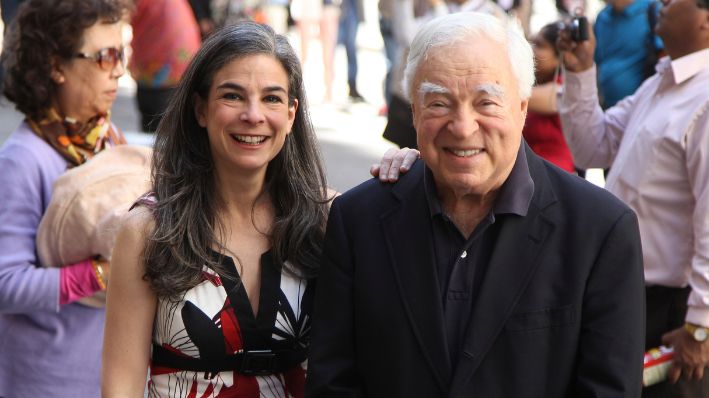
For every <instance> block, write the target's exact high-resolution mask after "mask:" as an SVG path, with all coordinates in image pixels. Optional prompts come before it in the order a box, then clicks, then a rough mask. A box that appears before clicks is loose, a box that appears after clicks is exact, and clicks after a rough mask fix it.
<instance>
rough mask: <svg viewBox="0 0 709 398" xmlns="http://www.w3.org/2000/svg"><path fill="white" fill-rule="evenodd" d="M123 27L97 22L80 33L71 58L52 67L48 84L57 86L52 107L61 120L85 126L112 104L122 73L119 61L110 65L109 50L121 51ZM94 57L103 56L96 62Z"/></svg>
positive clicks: (123, 70) (117, 24) (96, 59)
mask: <svg viewBox="0 0 709 398" xmlns="http://www.w3.org/2000/svg"><path fill="white" fill-rule="evenodd" d="M122 27H123V23H121V22H118V23H104V22H97V23H96V24H94V25H93V26H91V27H89V28H88V29H86V30H85V31H84V34H83V40H82V44H81V47H79V50H78V51H77V54H75V57H74V58H72V59H70V60H68V61H63V62H60V63H59V64H58V65H55V67H54V70H53V71H52V80H53V81H54V82H55V83H56V84H57V86H58V88H57V94H56V98H54V101H55V105H56V106H57V107H58V108H59V111H60V112H61V113H62V115H63V116H65V117H72V118H75V119H77V120H78V121H82V122H86V121H88V120H89V119H91V118H92V117H94V116H96V115H97V114H102V113H106V112H107V111H108V110H109V109H111V105H113V102H114V101H115V100H116V92H117V89H118V78H119V77H120V76H121V75H123V73H124V72H125V68H124V65H123V63H122V60H120V61H118V62H115V63H113V62H110V60H107V58H109V57H110V55H111V54H114V55H115V51H114V50H112V49H119V50H122V48H123V38H122V35H121V29H122ZM97 54H101V55H103V61H102V62H98V58H99V57H97Z"/></svg>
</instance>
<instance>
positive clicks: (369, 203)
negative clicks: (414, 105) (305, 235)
mask: <svg viewBox="0 0 709 398" xmlns="http://www.w3.org/2000/svg"><path fill="white" fill-rule="evenodd" d="M523 145H524V144H523ZM525 150H526V151H527V154H526V155H527V161H528V163H529V170H530V174H531V176H532V179H533V180H534V196H533V199H532V201H531V203H530V207H529V212H528V214H527V216H524V217H521V216H510V217H505V218H504V219H503V220H502V221H501V222H503V225H502V226H501V230H500V233H499V237H498V239H497V242H496V243H495V246H494V249H493V255H492V258H491V260H490V263H489V265H488V270H487V273H486V275H485V279H484V281H483V282H482V287H481V290H480V292H479V293H478V298H477V300H476V303H475V305H474V308H473V312H472V314H471V319H470V324H469V325H470V326H469V328H468V331H467V336H466V339H465V341H464V344H463V346H464V347H463V350H462V352H461V353H460V359H459V362H458V363H457V364H452V363H451V362H450V359H449V356H448V351H447V348H446V345H445V344H446V342H445V338H444V335H445V334H444V329H443V328H444V321H443V307H442V301H441V292H440V288H439V284H438V282H437V275H436V265H435V263H434V253H433V244H432V237H431V224H430V212H429V211H428V207H427V202H426V199H425V194H424V188H423V174H424V173H423V169H424V167H423V163H422V162H420V161H419V162H418V163H417V164H416V165H415V166H414V167H413V169H412V170H411V171H410V172H409V173H408V174H406V175H404V176H403V177H402V178H401V179H400V181H399V182H398V183H396V184H394V185H390V184H382V183H379V182H378V181H377V180H374V179H372V180H370V181H367V182H365V183H364V184H362V185H360V186H358V187H356V188H354V189H352V190H351V191H349V192H347V193H345V194H344V195H342V196H341V197H339V198H337V199H336V200H335V201H334V203H333V205H332V209H331V211H330V219H329V222H328V228H327V237H326V242H325V248H324V256H323V264H322V269H321V273H320V277H319V280H318V288H317V293H316V302H315V309H314V319H313V330H312V341H311V345H310V356H309V363H308V377H307V382H306V383H307V385H306V397H327V398H331V397H359V396H366V397H387V398H393V397H426V398H428V397H483V398H489V397H515V398H518V397H539V398H555V397H639V396H640V390H641V375H642V357H643V346H644V326H645V325H644V316H645V315H644V314H645V308H644V283H643V269H642V254H641V247H640V236H639V232H638V225H637V218H636V216H635V214H634V213H633V212H632V211H631V210H630V209H629V208H628V207H627V206H625V205H624V204H623V203H621V202H620V201H619V200H618V199H616V198H615V197H613V196H612V195H611V194H609V193H608V192H606V191H604V190H602V189H600V188H597V187H595V186H593V185H592V184H589V183H587V182H586V181H583V180H582V179H580V178H578V177H576V176H572V175H570V174H568V173H566V172H565V171H562V170H560V169H558V168H556V167H555V166H552V165H551V164H550V163H548V162H545V161H543V160H541V159H540V158H539V157H537V156H536V155H534V154H533V153H532V152H531V151H530V150H529V148H528V147H526V145H525Z"/></svg>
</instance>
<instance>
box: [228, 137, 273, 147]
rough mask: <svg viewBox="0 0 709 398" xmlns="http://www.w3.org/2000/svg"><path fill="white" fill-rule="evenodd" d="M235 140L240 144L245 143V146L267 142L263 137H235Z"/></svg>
mask: <svg viewBox="0 0 709 398" xmlns="http://www.w3.org/2000/svg"><path fill="white" fill-rule="evenodd" d="M232 137H234V139H235V140H237V141H239V142H243V143H244V144H251V145H257V144H260V143H262V142H264V141H265V140H266V137H263V136H254V135H233V136H232Z"/></svg>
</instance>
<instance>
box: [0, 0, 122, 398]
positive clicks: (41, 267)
mask: <svg viewBox="0 0 709 398" xmlns="http://www.w3.org/2000/svg"><path fill="white" fill-rule="evenodd" d="M128 11H129V10H128V6H127V4H126V2H123V1H121V0H28V1H25V2H23V4H22V6H21V7H20V9H19V11H18V14H17V15H16V18H15V20H14V22H13V24H12V25H11V26H10V28H9V31H8V35H7V37H6V41H5V48H4V49H3V55H2V57H3V59H2V62H3V66H4V67H5V69H6V71H7V73H6V76H5V81H4V89H3V92H4V94H5V96H6V97H7V98H8V99H9V100H10V101H12V102H13V103H14V104H15V106H16V107H17V109H18V110H19V111H20V112H22V113H23V114H24V115H25V120H24V121H23V122H22V124H20V126H19V127H18V128H17V129H16V130H15V131H14V132H13V133H12V135H11V136H10V137H9V138H8V140H7V141H6V142H5V144H4V146H3V147H2V149H0V170H2V172H0V198H2V205H1V206H0V331H2V332H1V333H0V353H2V360H0V397H79V398H83V397H96V396H98V395H99V369H100V366H101V363H100V347H101V335H102V333H103V324H104V322H103V321H104V315H105V313H104V310H103V309H102V308H91V307H87V306H84V305H82V304H80V303H79V300H80V299H82V298H85V297H89V296H92V295H93V294H94V293H96V292H98V291H100V290H102V289H103V288H104V285H103V283H104V281H105V280H104V279H105V278H108V276H109V273H110V272H109V271H110V266H109V264H108V263H107V262H105V261H96V260H95V259H93V258H87V259H84V260H83V261H80V262H78V263H75V264H43V263H42V262H41V261H40V260H39V259H38V257H37V247H36V242H35V236H36V235H37V231H38V227H39V225H40V221H41V220H42V218H43V217H44V215H45V212H46V210H47V206H48V205H49V203H50V201H51V199H52V186H53V185H54V182H55V181H56V180H57V178H58V177H59V176H60V175H62V174H64V172H65V171H66V170H67V169H68V168H72V167H77V166H79V165H82V164H84V163H86V162H87V161H89V160H90V159H91V158H92V157H93V156H94V155H95V154H97V153H98V152H101V151H102V150H104V149H106V148H109V147H112V146H114V145H118V144H123V143H125V140H124V138H123V136H122V135H121V134H120V132H119V131H118V130H117V129H116V128H115V126H113V125H112V124H111V122H110V109H111V105H112V104H113V102H114V100H115V98H116V88H117V85H118V78H119V77H120V76H121V75H122V74H123V73H124V68H123V46H122V38H121V26H122V22H121V21H122V19H123V18H124V16H125V15H127V12H128ZM73 244H74V245H88V244H87V242H74V243H73ZM93 254H98V253H93ZM48 267H52V268H48Z"/></svg>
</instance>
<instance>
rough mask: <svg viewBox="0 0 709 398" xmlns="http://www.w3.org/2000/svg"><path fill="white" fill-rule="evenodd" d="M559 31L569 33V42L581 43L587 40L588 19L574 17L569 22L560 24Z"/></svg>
mask: <svg viewBox="0 0 709 398" xmlns="http://www.w3.org/2000/svg"><path fill="white" fill-rule="evenodd" d="M560 25H561V30H565V31H567V32H569V35H570V36H571V40H573V41H575V42H582V41H586V40H588V19H587V18H586V17H584V16H575V17H573V19H571V21H570V22H560Z"/></svg>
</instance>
